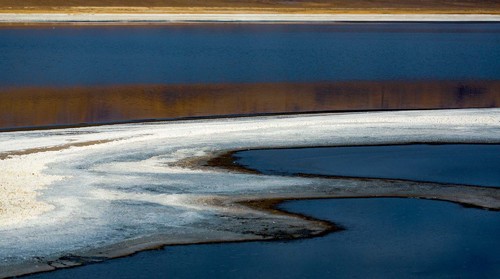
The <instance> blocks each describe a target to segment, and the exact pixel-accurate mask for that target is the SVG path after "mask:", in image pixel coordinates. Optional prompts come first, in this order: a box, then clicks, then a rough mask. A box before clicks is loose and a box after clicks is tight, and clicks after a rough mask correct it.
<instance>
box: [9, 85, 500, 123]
mask: <svg viewBox="0 0 500 279" xmlns="http://www.w3.org/2000/svg"><path fill="white" fill-rule="evenodd" d="M499 105H500V81H353V82H322V83H249V84H244V83H242V84H240V83H236V84H197V85H147V84H146V85H117V86H89V87H10V88H1V87H0V131H1V130H4V131H5V130H16V129H22V128H35V127H37V128H40V127H54V126H79V125H84V124H87V125H88V124H102V123H119V122H131V121H146V120H161V119H179V118H192V117H223V116H224V117H228V116H243V115H259V114H283V113H304V112H335V111H338V112H341V111H370V110H412V109H455V108H494V107H498V106H499Z"/></svg>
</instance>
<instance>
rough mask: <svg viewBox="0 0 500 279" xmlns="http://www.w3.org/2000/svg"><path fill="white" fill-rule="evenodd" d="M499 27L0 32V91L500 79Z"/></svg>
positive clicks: (404, 25) (181, 27)
mask: <svg viewBox="0 0 500 279" xmlns="http://www.w3.org/2000/svg"><path fill="white" fill-rule="evenodd" d="M498 61H500V24H429V23H420V24H417V23H401V24H398V23H391V24H323V25H313V24H310V25H307V24H305V25H297V24H289V25H286V24H284V25H279V24H274V25H265V24H255V25H242V24H214V25H177V26H154V27H151V26H149V27H148V26H142V27H123V26H115V27H60V26H56V27H45V28H43V27H40V28H1V29H0V73H1V74H0V86H20V85H23V86H27V85H102V84H122V83H127V84H130V83H205V82H271V81H275V82H277V81H279V82H290V81H293V82H300V81H336V80H408V79H411V80H415V79H454V80H468V79H499V78H500V63H498Z"/></svg>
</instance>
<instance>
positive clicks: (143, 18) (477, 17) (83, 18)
mask: <svg viewBox="0 0 500 279" xmlns="http://www.w3.org/2000/svg"><path fill="white" fill-rule="evenodd" d="M372 21H373V22H496V21H500V15H493V14H279V13H274V14H273V13H269V14H265V13H261V14H257V13H256V14H238V13H227V14H223V13H215V14H210V13H206V14H205V13H203V14H195V13H193V14H191V13H189V14H187V13H186V14H182V13H172V14H168V13H158V14H152V13H147V14H133V13H128V14H127V13H109V14H105V13H95V14H85V13H0V23H55V22H60V23H71V22H80V23H84V22H95V23H99V22H101V23H104V22H108V23H120V22H121V23H127V22H129V23H133V22H143V23H148V22H149V23H174V22H372Z"/></svg>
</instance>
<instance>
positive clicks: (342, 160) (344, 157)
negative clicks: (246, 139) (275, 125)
mask: <svg viewBox="0 0 500 279" xmlns="http://www.w3.org/2000/svg"><path fill="white" fill-rule="evenodd" d="M235 156H236V157H237V158H239V159H238V163H240V164H242V165H243V166H246V167H249V168H251V169H255V170H258V171H259V172H262V173H265V174H285V175H293V174H299V173H304V174H319V175H336V176H348V177H371V178H392V179H406V180H414V181H429V182H442V183H456V184H465V185H478V186H494V187H500V145H481V144H445V145H428V144H414V145H389V146H357V147H324V148H301V149H270V150H250V151H242V152H237V153H236V154H235Z"/></svg>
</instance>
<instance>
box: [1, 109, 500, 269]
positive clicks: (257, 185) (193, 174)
mask: <svg viewBox="0 0 500 279" xmlns="http://www.w3.org/2000/svg"><path fill="white" fill-rule="evenodd" d="M499 129H500V110H499V109H471V110H449V111H446V110H443V111H411V112H403V111H401V112H372V113H343V114H318V115H301V116H273V117H253V118H239V119H212V120H198V121H179V122H165V123H148V124H145V123H138V124H125V125H113V126H100V127H87V128H79V129H61V130H45V131H27V132H11V133H1V134H0V141H1V142H2V145H0V153H1V154H2V155H0V156H3V157H5V159H3V160H0V164H2V169H3V167H9V168H10V169H11V170H12V171H11V172H10V173H8V174H7V173H5V172H2V173H0V181H1V185H0V191H2V192H1V193H0V197H1V196H3V194H4V192H5V191H11V192H14V193H18V194H20V197H19V199H20V201H21V203H22V204H25V203H26V204H27V203H29V202H33V203H40V204H42V205H48V206H50V207H51V209H49V210H34V211H33V210H32V211H23V210H24V208H22V207H20V209H21V211H20V212H16V213H12V214H11V215H10V216H9V217H8V218H4V219H3V220H4V221H5V222H3V223H2V224H1V226H0V228H1V229H0V237H1V239H2V242H1V243H0V267H1V268H0V270H1V273H0V276H12V275H19V274H26V273H30V272H36V271H42V270H53V269H55V268H62V267H68V266H74V265H79V264H82V263H88V262H94V261H102V260H105V259H108V258H112V257H118V256H124V255H128V254H130V253H133V252H135V251H139V250H144V249H151V248H155V247H158V246H162V245H168V244H185V243H204V242H213V241H220V242H222V241H244V240H265V239H275V238H283V237H285V238H296V237H305V236H313V235H318V234H322V233H324V232H325V230H330V229H332V227H331V224H328V223H324V222H320V221H317V220H309V219H304V218H301V217H299V216H295V215H288V214H282V213H279V212H276V211H273V210H271V211H269V210H262V209H260V208H261V207H262V205H259V203H261V202H260V200H270V199H274V200H278V201H279V200H282V199H300V198H331V197H372V196H374V197H378V196H381V197H382V196H383V197H388V196H391V197H392V196H394V197H416V198H428V199H442V200H448V201H454V202H460V203H465V204H469V205H474V206H479V207H483V208H488V209H492V210H498V209H500V193H499V192H498V189H493V188H481V187H468V186H461V185H442V184H434V183H416V182H415V183H410V182H405V181H381V182H380V181H379V182H376V181H370V180H349V179H338V180H332V179H321V178H300V177H299V178H295V177H280V176H262V175H255V174H241V173H233V172H228V171H221V170H217V169H214V168H210V167H195V166H194V165H192V164H190V162H191V163H192V162H194V161H196V162H200V158H201V159H206V160H209V159H210V158H213V156H214V155H216V154H219V153H222V152H225V151H227V150H235V149H243V148H259V147H260V148H262V147H290V146H318V145H362V144H390V143H409V142H442V143H445V142H464V143H499V141H500V140H499V138H498V131H499ZM99 141H102V142H101V143H99ZM85 142H87V143H88V142H91V143H97V144H93V145H87V144H84V143H85ZM68 143H72V144H73V146H69V147H68V148H54V147H55V146H60V147H67V146H66V144H68ZM44 149H45V150H44ZM26 150H31V151H40V152H35V153H31V152H23V151H26ZM6 154H7V155H6ZM20 154H22V155H20ZM33 166H36V168H34V167H33ZM187 166H189V167H187ZM32 176H34V177H35V178H36V179H35V180H33V179H32V178H31V180H30V177H32ZM39 179H42V180H39ZM5 181H8V183H5ZM26 181H33V184H34V187H37V188H34V189H32V188H26V187H25V183H24V182H26ZM37 181H42V183H37ZM41 188H43V190H41V191H40V190H39V189H41ZM255 201H258V202H255ZM256 204H257V205H258V206H259V207H258V209H257V208H256V207H255V205H256ZM268 204H269V203H268ZM249 205H250V206H249ZM1 206H2V207H3V211H2V212H12V211H9V210H10V209H9V207H11V206H14V207H16V206H17V205H10V204H5V203H2V205H1ZM16 208H17V207H16ZM278 213H279V214H278ZM26 216H27V218H26ZM12 220H15V222H12ZM7 222H10V223H9V224H7ZM21 240H22V241H21Z"/></svg>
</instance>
